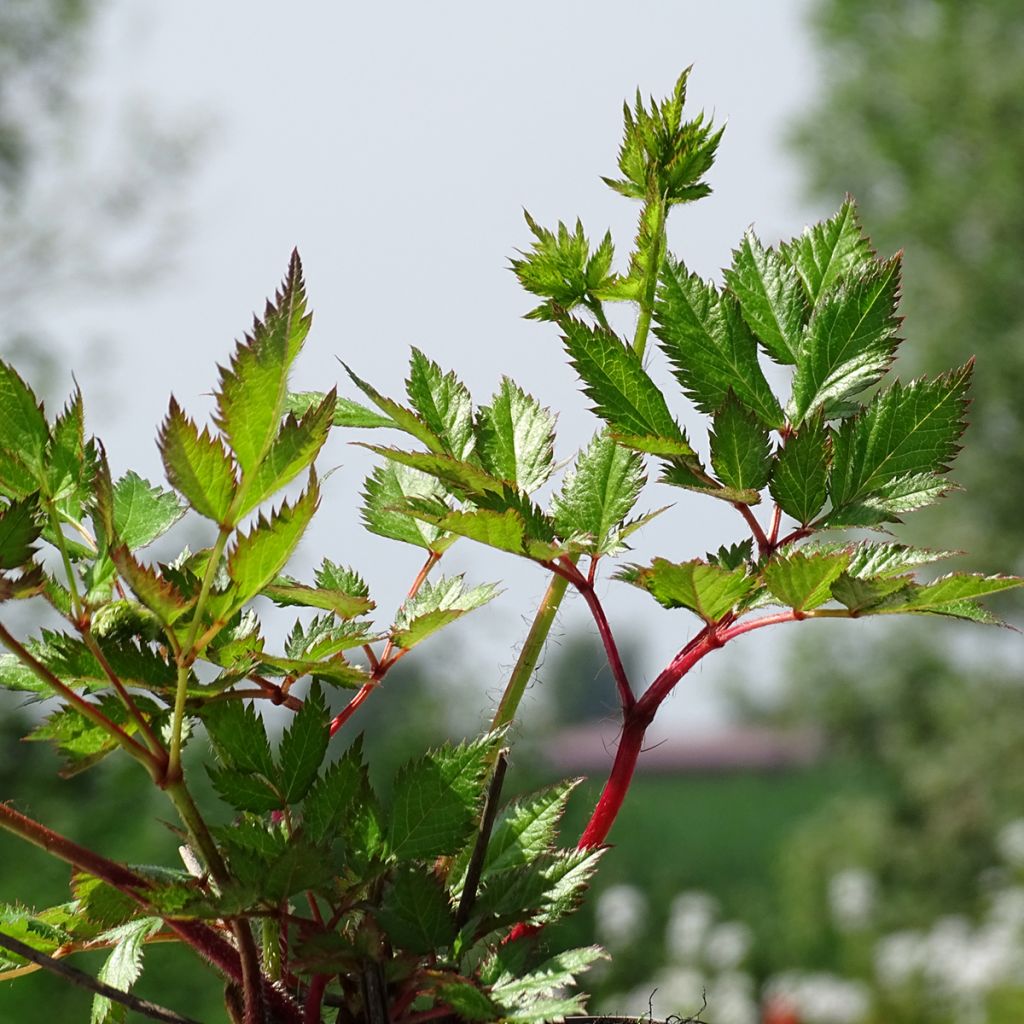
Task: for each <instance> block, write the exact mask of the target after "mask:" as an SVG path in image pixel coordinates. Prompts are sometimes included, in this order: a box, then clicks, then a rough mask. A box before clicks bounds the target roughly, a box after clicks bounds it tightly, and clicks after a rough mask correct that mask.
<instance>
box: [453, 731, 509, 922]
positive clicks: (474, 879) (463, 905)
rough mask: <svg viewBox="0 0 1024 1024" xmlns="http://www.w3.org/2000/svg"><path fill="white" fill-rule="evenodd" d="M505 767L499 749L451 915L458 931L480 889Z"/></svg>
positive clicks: (505, 753)
mask: <svg viewBox="0 0 1024 1024" xmlns="http://www.w3.org/2000/svg"><path fill="white" fill-rule="evenodd" d="M507 768H508V747H503V748H502V749H501V750H499V751H498V757H497V760H496V761H495V763H494V774H493V775H492V776H491V782H490V785H489V786H488V787H487V796H486V798H485V799H484V810H483V814H482V815H481V817H480V830H479V831H478V832H477V835H476V844H475V845H474V846H473V854H472V856H471V857H470V858H469V866H468V867H467V868H466V881H465V883H464V885H463V886H462V898H461V899H460V900H459V909H458V910H457V911H456V912H455V927H456V928H458V929H461V928H462V927H463V926H464V925H465V924H466V922H467V921H468V920H469V915H470V914H471V913H472V912H473V904H474V903H476V891H477V889H478V888H479V886H480V875H481V874H482V873H483V869H484V860H485V859H486V857H487V844H488V843H489V842H490V841H491V831H492V829H493V828H494V820H495V818H496V817H497V816H498V800H499V799H500V798H501V786H502V783H503V782H504V781H505V770H506V769H507Z"/></svg>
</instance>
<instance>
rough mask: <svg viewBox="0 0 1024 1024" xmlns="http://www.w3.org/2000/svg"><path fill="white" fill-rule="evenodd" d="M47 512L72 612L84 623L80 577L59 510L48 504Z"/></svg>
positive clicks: (51, 503) (77, 620) (49, 502)
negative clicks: (79, 585) (61, 563)
mask: <svg viewBox="0 0 1024 1024" xmlns="http://www.w3.org/2000/svg"><path fill="white" fill-rule="evenodd" d="M46 511H47V513H48V515H49V517H50V527H51V529H52V530H53V534H54V543H55V544H56V545H57V550H58V551H59V552H60V557H61V561H62V562H63V563H64V573H65V575H66V576H67V578H68V591H69V592H70V594H71V610H72V611H73V612H74V615H75V622H76V624H77V623H79V622H81V621H82V598H81V595H80V594H79V593H78V577H77V576H75V569H74V566H73V565H72V564H71V555H70V554H69V552H68V547H67V544H66V543H65V540H66V538H65V537H64V530H63V529H62V527H61V522H60V517H59V516H58V515H57V510H56V509H55V508H54V507H53V502H51V501H48V502H46Z"/></svg>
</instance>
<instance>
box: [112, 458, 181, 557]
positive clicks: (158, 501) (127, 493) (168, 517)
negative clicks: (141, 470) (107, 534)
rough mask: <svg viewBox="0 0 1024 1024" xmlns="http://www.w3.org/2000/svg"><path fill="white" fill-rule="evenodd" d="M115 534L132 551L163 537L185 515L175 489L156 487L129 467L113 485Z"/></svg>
mask: <svg viewBox="0 0 1024 1024" xmlns="http://www.w3.org/2000/svg"><path fill="white" fill-rule="evenodd" d="M113 511H114V533H115V535H116V536H117V537H119V538H120V539H121V541H122V542H123V543H124V545H125V546H126V547H128V548H130V549H131V550H133V551H134V550H135V549H136V548H144V547H145V546H146V545H147V544H151V543H152V542H153V541H154V540H156V539H157V537H161V536H163V534H165V533H166V532H167V531H168V530H169V529H170V528H171V527H172V526H173V525H174V524H175V523H176V522H177V521H178V520H179V519H180V518H181V517H182V516H183V515H184V514H185V508H184V507H183V506H182V504H181V502H179V501H178V497H177V495H176V494H175V493H174V492H173V491H165V490H164V489H163V488H161V487H154V486H153V485H152V484H151V483H150V482H149V481H148V480H143V478H142V477H141V476H139V475H138V473H135V472H132V471H131V470H129V471H128V472H127V473H125V475H124V476H123V477H121V479H120V480H118V481H117V483H116V484H115V485H114V493H113Z"/></svg>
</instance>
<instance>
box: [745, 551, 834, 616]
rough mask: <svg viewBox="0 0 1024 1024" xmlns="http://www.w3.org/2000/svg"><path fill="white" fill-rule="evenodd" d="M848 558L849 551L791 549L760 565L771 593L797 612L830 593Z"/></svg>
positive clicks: (809, 607) (816, 604)
mask: <svg viewBox="0 0 1024 1024" xmlns="http://www.w3.org/2000/svg"><path fill="white" fill-rule="evenodd" d="M849 562H850V554H849V552H848V551H837V552H835V553H834V554H824V553H821V552H812V553H811V554H804V552H803V551H793V552H792V553H790V554H782V555H776V556H775V557H774V558H772V559H771V560H770V561H769V562H768V563H767V564H766V565H765V566H764V569H763V572H764V579H765V582H766V583H767V584H768V589H769V590H770V591H771V592H772V595H773V596H774V597H776V598H777V599H778V600H779V601H780V602H781V603H782V604H784V605H787V606H788V607H790V608H793V609H795V610H796V611H798V612H806V611H810V610H812V609H814V608H817V607H818V606H819V605H822V604H824V603H825V602H826V601H827V600H828V599H829V598H830V597H831V596H832V589H831V588H832V584H833V583H834V582H835V581H836V580H837V579H838V578H839V575H840V573H842V572H843V571H844V570H845V569H846V567H847V565H849Z"/></svg>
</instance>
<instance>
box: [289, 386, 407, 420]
mask: <svg viewBox="0 0 1024 1024" xmlns="http://www.w3.org/2000/svg"><path fill="white" fill-rule="evenodd" d="M326 397H327V393H326V392H324V391H290V392H288V397H287V398H286V399H285V402H284V407H285V411H286V412H291V413H294V414H295V415H296V416H302V415H304V414H305V413H307V412H308V411H309V410H310V409H312V408H315V407H316V406H318V405H319V404H320V403H321V402H322V401H323V400H324V399H325V398H326ZM334 425H335V426H336V427H394V426H396V425H397V424H396V423H395V421H394V420H393V419H392V418H391V417H390V416H382V415H381V414H380V413H378V412H374V411H373V410H372V409H368V408H367V407H366V406H365V405H360V404H359V402H354V401H352V399H351V398H341V397H339V398H336V399H335V403H334Z"/></svg>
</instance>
